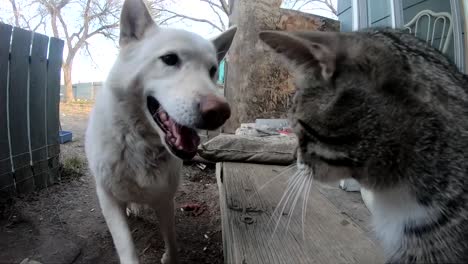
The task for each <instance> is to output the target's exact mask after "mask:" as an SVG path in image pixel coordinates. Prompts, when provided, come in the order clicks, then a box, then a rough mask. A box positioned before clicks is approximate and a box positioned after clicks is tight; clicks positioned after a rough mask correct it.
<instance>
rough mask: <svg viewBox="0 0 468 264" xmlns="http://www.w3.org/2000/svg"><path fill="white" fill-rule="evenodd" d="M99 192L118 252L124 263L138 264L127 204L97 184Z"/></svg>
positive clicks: (103, 211) (121, 261)
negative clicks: (126, 213) (129, 224)
mask: <svg viewBox="0 0 468 264" xmlns="http://www.w3.org/2000/svg"><path fill="white" fill-rule="evenodd" d="M96 189H97V194H98V198H99V204H100V205H101V210H102V214H103V215H104V218H105V219H106V223H107V226H108V227H109V231H110V233H111V235H112V239H113V241H114V245H115V248H116V250H117V254H118V255H119V258H120V263H122V264H138V257H137V255H136V252H135V246H134V244H133V239H132V235H131V233H130V229H129V227H128V223H127V217H126V215H125V204H124V203H122V202H119V201H118V200H117V199H115V197H114V196H112V194H110V193H109V192H108V191H106V190H104V189H103V188H102V187H101V186H99V184H97V187H96Z"/></svg>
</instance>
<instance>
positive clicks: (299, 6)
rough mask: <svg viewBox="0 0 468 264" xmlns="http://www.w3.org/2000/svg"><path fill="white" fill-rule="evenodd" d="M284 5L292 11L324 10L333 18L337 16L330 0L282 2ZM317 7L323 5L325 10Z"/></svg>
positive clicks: (287, 0) (290, 0)
mask: <svg viewBox="0 0 468 264" xmlns="http://www.w3.org/2000/svg"><path fill="white" fill-rule="evenodd" d="M284 4H286V5H287V6H289V8H291V9H294V10H325V11H328V12H330V13H332V14H333V15H335V16H337V15H338V12H337V10H336V7H335V6H334V5H333V2H332V0H284ZM317 5H324V6H325V7H326V8H323V7H317ZM307 7H308V8H307Z"/></svg>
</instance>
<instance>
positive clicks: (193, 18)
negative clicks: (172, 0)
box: [159, 9, 223, 32]
mask: <svg viewBox="0 0 468 264" xmlns="http://www.w3.org/2000/svg"><path fill="white" fill-rule="evenodd" d="M159 11H160V12H165V13H168V14H171V15H173V16H174V17H180V18H183V19H188V20H192V21H195V22H200V23H206V24H208V25H210V26H212V27H213V28H215V29H217V30H219V31H221V32H222V31H223V29H222V26H220V25H216V24H215V23H213V22H211V21H210V20H207V19H204V18H196V17H191V16H187V15H183V14H179V13H177V12H174V11H170V10H166V9H159ZM166 22H167V20H166Z"/></svg>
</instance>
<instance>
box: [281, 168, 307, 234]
mask: <svg viewBox="0 0 468 264" xmlns="http://www.w3.org/2000/svg"><path fill="white" fill-rule="evenodd" d="M307 176H308V175H307V174H306V173H302V181H301V184H300V185H299V186H298V188H297V191H296V196H295V197H294V200H293V203H292V205H291V208H290V209H289V215H288V222H287V224H286V232H288V229H289V224H290V223H291V219H292V215H293V213H294V209H296V205H297V201H298V200H299V197H301V194H302V192H303V191H304V189H305V187H306V186H307V184H306V183H307V179H308V177H307Z"/></svg>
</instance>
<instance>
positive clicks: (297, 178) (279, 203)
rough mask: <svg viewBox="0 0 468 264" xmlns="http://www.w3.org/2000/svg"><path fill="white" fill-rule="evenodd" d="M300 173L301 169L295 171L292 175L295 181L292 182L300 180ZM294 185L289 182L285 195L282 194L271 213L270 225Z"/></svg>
mask: <svg viewBox="0 0 468 264" xmlns="http://www.w3.org/2000/svg"><path fill="white" fill-rule="evenodd" d="M299 175H300V172H299V171H297V172H295V173H294V174H293V175H292V176H291V178H293V181H292V182H291V183H295V182H296V181H298V180H299V179H300V177H299ZM292 186H293V184H288V186H287V187H286V190H285V191H284V193H283V196H281V199H280V201H279V202H278V204H277V205H276V208H275V210H274V211H273V213H272V214H271V216H270V219H269V220H268V223H267V225H270V223H271V221H272V220H273V218H274V216H275V214H276V213H277V211H278V210H279V208H280V206H281V204H282V203H283V200H284V199H285V198H286V196H287V195H288V193H289V191H290V189H291V188H292Z"/></svg>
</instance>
